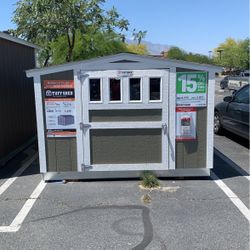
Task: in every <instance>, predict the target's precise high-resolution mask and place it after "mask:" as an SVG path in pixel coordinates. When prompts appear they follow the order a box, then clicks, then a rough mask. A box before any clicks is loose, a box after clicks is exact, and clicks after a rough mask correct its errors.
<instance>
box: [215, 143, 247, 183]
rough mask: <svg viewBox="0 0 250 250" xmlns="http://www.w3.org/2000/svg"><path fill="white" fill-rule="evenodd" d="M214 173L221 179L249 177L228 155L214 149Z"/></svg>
mask: <svg viewBox="0 0 250 250" xmlns="http://www.w3.org/2000/svg"><path fill="white" fill-rule="evenodd" d="M213 172H214V173H215V174H216V175H217V176H218V177H219V178H220V179H227V178H232V177H237V176H249V173H247V172H246V171H245V170H244V169H242V168H241V167H240V166H238V165H237V164H236V163H235V162H233V161H232V160H231V159H230V158H228V157H227V156H226V155H224V154H223V153H221V152H220V151H219V150H218V149H216V148H215V149H214V168H213Z"/></svg>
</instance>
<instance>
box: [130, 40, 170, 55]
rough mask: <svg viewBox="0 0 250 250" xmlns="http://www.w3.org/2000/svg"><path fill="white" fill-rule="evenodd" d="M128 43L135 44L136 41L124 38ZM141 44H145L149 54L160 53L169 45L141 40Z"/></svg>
mask: <svg viewBox="0 0 250 250" xmlns="http://www.w3.org/2000/svg"><path fill="white" fill-rule="evenodd" d="M126 42H127V43H129V44H136V43H137V41H134V40H126ZM142 44H145V45H147V48H148V51H149V53H150V54H151V55H160V54H161V52H162V51H166V50H168V49H169V48H170V47H171V46H170V45H166V44H158V43H151V42H148V41H142Z"/></svg>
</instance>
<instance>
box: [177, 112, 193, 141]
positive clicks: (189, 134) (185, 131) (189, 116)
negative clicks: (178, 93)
mask: <svg viewBox="0 0 250 250" xmlns="http://www.w3.org/2000/svg"><path fill="white" fill-rule="evenodd" d="M195 139H196V108H176V140H177V141H186V140H195Z"/></svg>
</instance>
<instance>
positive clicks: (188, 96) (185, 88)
mask: <svg viewBox="0 0 250 250" xmlns="http://www.w3.org/2000/svg"><path fill="white" fill-rule="evenodd" d="M176 106H177V107H206V106H207V73H206V72H179V73H176Z"/></svg>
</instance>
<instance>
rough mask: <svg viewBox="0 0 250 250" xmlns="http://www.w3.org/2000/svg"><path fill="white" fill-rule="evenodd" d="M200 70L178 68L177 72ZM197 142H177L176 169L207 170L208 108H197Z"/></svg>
mask: <svg viewBox="0 0 250 250" xmlns="http://www.w3.org/2000/svg"><path fill="white" fill-rule="evenodd" d="M193 71H196V72H197V71H198V70H193V69H184V68H176V72H193ZM196 119H197V121H196V122H197V123H196V126H197V140H196V141H183V142H180V141H179V142H178V141H176V168H205V167H206V145H207V108H206V107H204V108H197V117H196Z"/></svg>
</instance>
